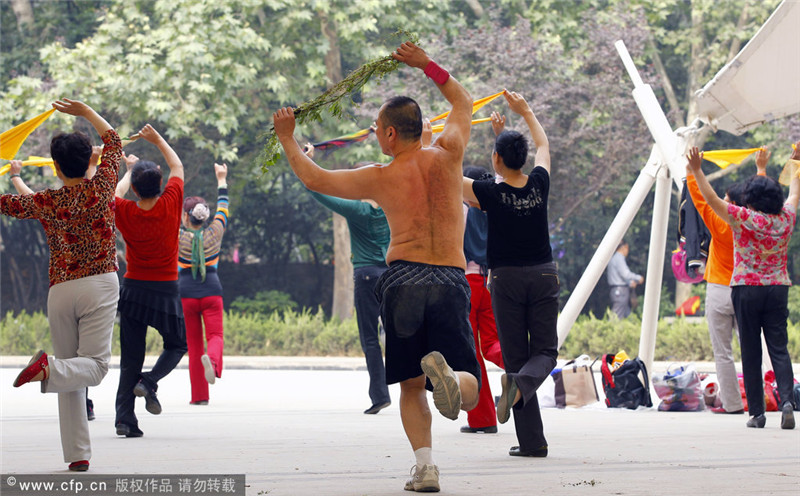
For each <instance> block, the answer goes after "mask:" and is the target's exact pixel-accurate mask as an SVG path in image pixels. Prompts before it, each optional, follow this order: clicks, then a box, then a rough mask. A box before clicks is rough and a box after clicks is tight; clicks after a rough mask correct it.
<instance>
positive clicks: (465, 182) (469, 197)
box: [461, 177, 481, 208]
mask: <svg viewBox="0 0 800 496" xmlns="http://www.w3.org/2000/svg"><path fill="white" fill-rule="evenodd" d="M461 181H462V183H461V195H462V196H463V197H464V201H465V202H467V203H471V204H473V205H475V206H476V207H478V208H480V205H481V203H480V202H479V201H478V197H477V196H475V191H474V190H473V189H472V183H474V182H475V180H474V179H472V178H471V177H464V178H462V179H461Z"/></svg>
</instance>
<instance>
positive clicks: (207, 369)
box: [200, 355, 217, 384]
mask: <svg viewBox="0 0 800 496" xmlns="http://www.w3.org/2000/svg"><path fill="white" fill-rule="evenodd" d="M200 361H201V362H203V372H204V373H205V375H206V380H207V381H208V383H209V384H214V381H216V380H217V377H216V375H215V374H214V366H213V365H211V359H210V358H208V355H203V356H201V357H200Z"/></svg>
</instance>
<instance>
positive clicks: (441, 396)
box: [420, 351, 461, 420]
mask: <svg viewBox="0 0 800 496" xmlns="http://www.w3.org/2000/svg"><path fill="white" fill-rule="evenodd" d="M420 366H421V367H422V371H423V372H424V373H425V375H426V376H427V377H428V379H430V381H431V384H432V385H433V404H434V406H436V409H437V410H439V413H441V414H442V415H444V416H445V417H447V418H449V419H450V420H455V419H457V418H458V414H459V412H460V411H461V389H460V388H459V387H458V380H457V379H456V374H455V372H453V369H451V368H450V366H449V365H447V361H446V360H445V359H444V357H443V356H442V354H441V353H439V352H438V351H432V352H430V353H428V354H427V355H425V356H424V357H422V361H421V362H420Z"/></svg>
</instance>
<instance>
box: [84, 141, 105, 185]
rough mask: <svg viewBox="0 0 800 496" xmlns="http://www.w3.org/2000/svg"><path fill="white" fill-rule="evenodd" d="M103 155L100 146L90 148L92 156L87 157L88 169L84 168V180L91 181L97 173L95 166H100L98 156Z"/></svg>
mask: <svg viewBox="0 0 800 496" xmlns="http://www.w3.org/2000/svg"><path fill="white" fill-rule="evenodd" d="M102 154H103V147H102V146H93V147H92V156H91V157H89V167H87V168H86V175H85V176H84V177H86V179H91V178H93V177H94V175H95V173H97V166H98V165H100V156H101V155H102Z"/></svg>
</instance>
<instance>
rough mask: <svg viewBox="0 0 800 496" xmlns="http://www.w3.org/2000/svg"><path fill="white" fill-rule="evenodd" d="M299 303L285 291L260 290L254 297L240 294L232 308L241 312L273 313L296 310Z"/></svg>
mask: <svg viewBox="0 0 800 496" xmlns="http://www.w3.org/2000/svg"><path fill="white" fill-rule="evenodd" d="M295 308H297V303H295V302H294V301H293V300H292V297H291V295H290V294H288V293H284V292H283V291H275V290H269V291H259V292H258V293H256V295H255V296H254V297H253V298H245V297H243V296H240V297H238V298H236V299H235V300H233V303H231V310H235V311H237V312H241V313H249V314H256V313H260V314H263V315H271V314H272V313H274V312H276V311H281V312H282V311H285V310H294V309H295Z"/></svg>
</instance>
